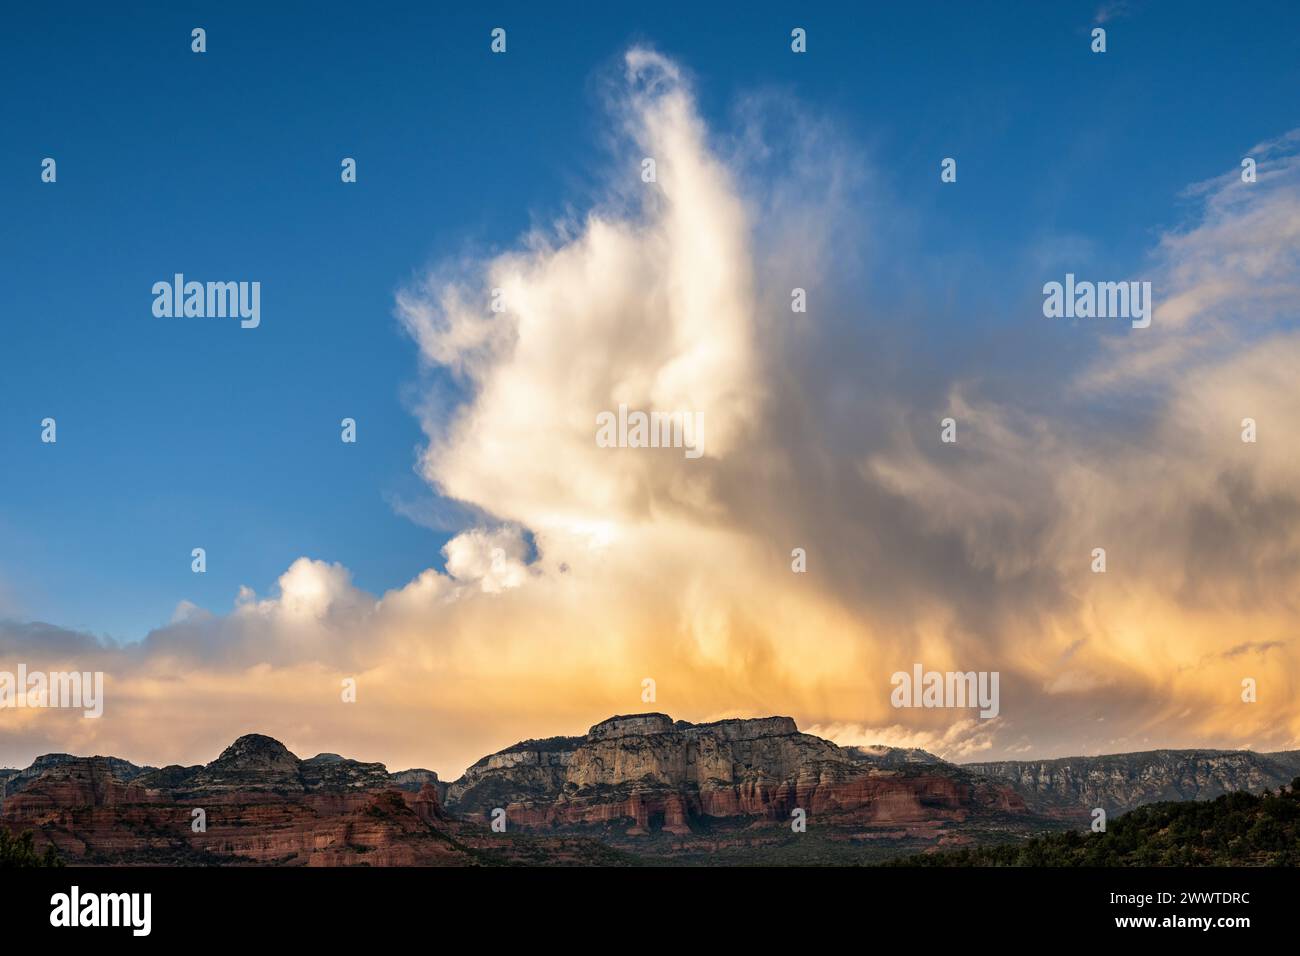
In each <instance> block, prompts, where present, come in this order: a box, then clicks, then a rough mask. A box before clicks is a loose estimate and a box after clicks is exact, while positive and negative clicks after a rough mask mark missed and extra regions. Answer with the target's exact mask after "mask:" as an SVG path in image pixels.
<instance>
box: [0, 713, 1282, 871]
mask: <svg viewBox="0 0 1300 956" xmlns="http://www.w3.org/2000/svg"><path fill="white" fill-rule="evenodd" d="M1297 766H1300V754H1296V753H1283V754H1269V755H1261V754H1254V753H1250V752H1248V751H1231V752H1224V751H1153V752H1150V753H1147V754H1126V755H1114V756H1110V757H1100V758H1067V759H1066V760H1062V761H1036V762H1034V761H1026V762H1004V763H997V764H971V765H967V766H965V767H963V766H958V765H955V764H951V763H947V762H945V761H943V760H940V759H939V758H937V757H935V756H933V755H932V754H928V753H926V752H925V751H921V750H909V749H900V748H890V747H839V746H836V745H835V744H833V743H831V742H830V741H828V740H823V739H822V738H820V737H816V736H813V735H811V734H804V733H800V732H799V730H798V728H797V727H796V726H795V722H794V721H793V720H792V719H791V718H789V717H764V718H757V719H734V720H721V721H716V722H713V723H705V724H692V723H687V722H685V721H673V720H672V718H670V717H668V716H667V715H665V714H636V715H629V716H617V717H611V718H609V719H608V720H604V721H601V722H600V723H598V724H596V725H595V726H594V727H592V728H591V729H590V730H589V731H588V732H587V733H586V734H585V735H582V736H575V737H551V738H547V739H544V740H526V741H523V742H521V743H518V744H515V745H514V746H512V747H508V748H506V749H505V750H502V751H500V752H498V753H495V754H491V755H489V756H486V757H484V758H482V759H481V760H479V761H478V762H477V763H475V764H474V765H473V766H472V767H470V768H469V769H468V770H467V771H466V772H465V774H464V775H463V776H462V777H461V778H460V779H459V780H456V781H454V782H452V783H450V784H447V783H443V782H442V781H439V780H438V778H437V774H435V773H433V772H432V771H429V770H418V769H417V770H406V771H401V772H398V773H389V772H388V771H387V769H386V768H385V767H384V766H383V764H378V763H363V762H360V761H356V760H349V759H346V758H344V757H340V756H339V755H337V754H319V755H317V756H315V757H312V758H310V759H307V760H302V759H299V758H298V757H296V756H295V755H294V754H292V753H291V752H290V751H289V750H288V749H287V748H286V747H285V746H284V745H283V744H281V743H280V742H279V741H277V740H274V739H272V738H270V737H265V736H262V735H260V734H249V735H247V736H244V737H240V738H239V739H238V740H236V741H235V742H234V743H233V744H231V745H230V746H229V747H227V748H226V750H225V751H223V752H222V754H221V755H220V756H219V757H217V759H216V760H214V761H212V762H211V763H209V764H206V765H200V766H191V767H181V766H169V767H163V768H152V767H139V766H136V765H135V764H132V763H129V762H128V761H125V760H121V759H119V758H116V757H73V756H71V755H68V754H47V755H45V756H43V757H40V758H38V759H37V760H36V761H34V762H33V764H32V765H31V766H30V767H28V768H27V769H26V770H21V771H17V770H0V781H3V783H4V788H5V792H6V799H5V801H4V806H3V808H2V809H0V825H3V826H5V827H7V828H8V829H10V830H12V831H15V832H18V831H22V830H27V829H30V830H33V831H34V832H35V834H36V838H37V842H38V843H39V844H41V845H43V844H44V843H46V842H49V843H53V844H54V845H55V846H56V847H57V848H58V850H59V851H60V853H61V854H62V855H63V856H64V857H65V858H66V859H68V860H70V861H74V862H82V863H103V864H118V863H137V862H138V863H180V864H185V863H226V864H282V865H352V864H357V865H380V866H384V865H476V864H482V863H519V862H523V863H548V864H564V863H582V864H591V863H621V862H635V860H636V858H635V857H634V856H629V855H628V852H631V853H642V852H654V853H677V852H682V853H690V852H709V851H710V850H712V849H716V848H717V847H719V846H722V845H724V844H725V845H729V846H731V847H735V846H738V845H739V846H743V847H752V846H755V845H759V844H763V845H769V846H770V845H777V844H781V845H788V844H789V843H790V842H791V839H790V838H791V831H790V829H789V826H788V823H789V820H790V815H791V811H792V810H794V809H795V808H801V809H803V810H804V811H805V812H806V814H807V818H808V828H809V833H813V832H814V831H816V832H818V833H820V834H822V835H829V838H830V839H833V840H837V841H839V842H840V843H841V844H843V845H844V846H845V847H846V848H847V850H848V851H849V856H848V857H847V858H843V857H842V858H841V859H845V860H846V861H852V859H853V857H852V854H853V853H856V852H858V851H857V850H856V849H855V848H857V847H861V846H863V845H866V844H867V843H868V842H872V841H874V842H877V843H879V842H881V841H882V840H890V839H898V838H903V837H906V838H908V839H913V840H920V841H921V842H922V844H925V842H926V841H929V844H930V845H938V844H940V843H951V842H968V841H969V839H970V838H971V837H970V833H972V832H973V831H974V830H980V829H988V828H990V827H992V828H997V827H1004V826H1008V825H1009V826H1013V827H1014V826H1022V827H1025V828H1037V827H1038V826H1041V825H1042V824H1043V823H1044V822H1045V821H1050V820H1051V819H1052V818H1056V819H1058V820H1060V819H1065V820H1069V821H1074V820H1075V817H1078V821H1077V822H1078V823H1079V826H1080V827H1081V828H1082V827H1086V825H1087V823H1088V820H1089V816H1088V810H1089V809H1090V807H1091V806H1107V807H1108V808H1115V809H1120V810H1122V809H1127V808H1130V807H1131V805H1136V803H1140V802H1149V801H1150V800H1155V799H1170V798H1171V796H1172V798H1175V799H1176V798H1180V797H1181V798H1191V797H1197V796H1200V797H1210V796H1217V795H1218V793H1222V792H1227V791H1229V790H1232V789H1261V788H1262V787H1263V786H1276V785H1277V783H1278V782H1280V781H1282V780H1284V779H1285V780H1289V779H1290V776H1294V774H1295V772H1296V769H1297ZM1027 801H1028V805H1027ZM196 807H201V808H203V809H204V812H205V814H206V822H207V829H206V831H205V832H199V833H196V832H194V831H193V830H192V829H191V819H192V816H191V811H192V810H193V809H194V808H196ZM498 807H500V808H504V809H505V810H506V816H507V821H508V832H507V834H506V835H504V836H503V835H502V834H497V833H493V832H491V830H490V829H489V827H488V823H489V821H490V819H491V814H492V811H493V810H494V809H495V808H498ZM1007 821H1011V822H1010V823H1009V824H1008V823H1007ZM727 841H730V843H727ZM782 841H784V843H783V842H782ZM794 842H798V841H794ZM914 846H915V845H914ZM647 848H650V849H647ZM922 848H923V847H922Z"/></svg>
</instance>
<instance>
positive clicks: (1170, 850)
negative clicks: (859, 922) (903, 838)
mask: <svg viewBox="0 0 1300 956" xmlns="http://www.w3.org/2000/svg"><path fill="white" fill-rule="evenodd" d="M889 865H890V866H1297V865H1300V777H1297V778H1296V779H1295V780H1293V781H1292V782H1291V787H1290V789H1288V788H1286V787H1281V788H1280V789H1279V790H1278V792H1277V793H1272V792H1271V791H1269V790H1265V791H1264V792H1263V794H1261V795H1259V796H1256V795H1255V794H1253V793H1246V792H1244V791H1242V792H1238V793H1229V794H1225V795H1224V796H1222V797H1219V798H1218V799H1216V800H1208V801H1198V800H1190V801H1186V802H1181V803H1153V804H1149V805H1148V806H1145V807H1139V808H1138V809H1136V810H1133V811H1130V812H1129V813H1126V814H1124V815H1123V816H1122V817H1119V818H1117V819H1115V820H1112V821H1111V822H1110V825H1109V826H1108V827H1107V828H1106V832H1105V833H1091V832H1089V833H1081V832H1079V831H1077V830H1071V831H1068V832H1065V833H1053V834H1048V835H1046V836H1040V837H1035V838H1034V839H1032V840H1029V841H1027V842H1025V843H1020V844H1010V845H1007V844H1003V845H999V846H983V847H976V848H972V849H967V850H955V851H949V852H944V853H928V854H925V853H923V854H917V855H916V856H911V857H906V858H904V859H899V860H893V861H891V862H890V864H889Z"/></svg>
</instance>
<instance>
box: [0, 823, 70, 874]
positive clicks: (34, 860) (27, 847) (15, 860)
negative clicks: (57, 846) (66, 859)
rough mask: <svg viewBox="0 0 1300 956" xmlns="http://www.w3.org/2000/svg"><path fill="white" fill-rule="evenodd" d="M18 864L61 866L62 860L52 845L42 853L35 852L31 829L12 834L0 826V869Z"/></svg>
mask: <svg viewBox="0 0 1300 956" xmlns="http://www.w3.org/2000/svg"><path fill="white" fill-rule="evenodd" d="M20 866H63V861H62V860H60V859H59V855H58V854H57V853H55V852H54V847H53V846H52V845H51V846H47V847H46V848H45V852H44V853H37V852H36V845H35V843H33V841H32V831H31V830H27V831H26V832H24V833H23V834H22V835H21V836H14V835H13V834H12V833H10V832H9V831H8V830H6V829H4V828H3V827H0V870H3V869H9V868H11V867H20Z"/></svg>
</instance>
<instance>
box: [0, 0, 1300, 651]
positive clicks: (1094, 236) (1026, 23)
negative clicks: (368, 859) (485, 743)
mask: <svg viewBox="0 0 1300 956" xmlns="http://www.w3.org/2000/svg"><path fill="white" fill-rule="evenodd" d="M465 6H466V7H468V6H469V5H465ZM272 7H273V8H272ZM479 7H480V5H474V9H472V10H456V9H444V8H442V5H434V4H420V5H414V4H410V5H406V4H404V5H396V4H380V5H376V6H356V5H352V4H348V5H334V4H329V3H322V4H292V5H290V4H283V5H282V4H276V5H267V4H221V5H215V4H213V5H203V4H197V5H187V4H165V5H164V4H151V5H138V6H125V7H115V8H113V9H111V10H110V9H108V8H105V7H104V6H103V5H98V4H96V5H90V4H86V5H76V4H73V5H70V6H60V7H58V8H57V9H50V10H40V9H34V8H31V7H30V6H28V7H24V8H23V9H22V10H21V12H12V11H10V12H6V13H5V14H4V23H3V30H0V35H2V37H3V38H2V39H0V89H2V90H3V94H2V95H3V99H4V103H5V109H4V132H3V139H2V143H3V147H2V148H0V210H2V211H3V212H2V214H0V262H3V264H4V265H3V284H2V288H3V315H2V316H0V616H9V617H13V618H18V619H35V620H45V621H52V622H55V623H57V624H60V625H63V626H66V627H70V628H77V629H82V630H86V631H91V632H94V633H97V634H107V635H111V636H113V637H116V638H120V639H138V638H140V637H143V636H144V635H145V634H146V633H147V632H148V631H149V630H150V629H151V628H153V627H156V626H159V625H162V624H164V623H165V622H166V621H167V620H168V618H169V617H170V616H171V614H172V611H173V609H174V608H175V607H176V605H177V603H178V602H179V601H181V600H189V601H193V602H195V603H197V604H199V605H201V606H204V607H207V608H210V609H213V610H223V609H226V608H228V607H229V606H230V604H231V602H232V600H233V599H234V596H235V592H236V590H237V588H238V587H239V586H240V585H248V586H250V587H252V588H254V589H255V590H256V591H258V592H259V593H264V592H266V591H267V589H269V588H270V587H271V586H272V585H273V583H274V581H275V579H276V578H277V576H278V575H280V574H281V573H282V572H283V571H284V570H285V568H287V567H288V566H289V565H290V563H291V562H292V561H293V560H294V559H295V558H297V557H299V556H301V555H308V556H311V557H314V558H319V559H324V560H327V561H339V562H342V563H343V564H345V565H346V566H347V567H348V568H349V569H350V570H351V571H352V574H353V576H354V580H355V582H356V583H357V585H358V586H360V587H362V588H364V589H366V590H369V591H371V592H382V591H383V590H385V589H388V588H391V587H397V586H400V585H402V584H404V583H405V582H406V581H408V580H409V579H411V578H412V577H413V576H415V575H416V574H418V573H419V572H420V571H421V570H423V569H424V568H427V567H431V566H432V567H437V566H439V564H440V560H441V559H440V555H439V551H440V549H441V547H442V545H443V544H444V543H445V541H446V540H447V538H448V536H449V532H450V531H451V530H452V529H447V530H443V531H439V530H434V529H431V528H428V527H423V526H421V525H420V524H418V523H416V522H414V521H412V520H410V518H409V517H406V516H403V515H401V514H398V513H397V510H398V509H395V508H394V506H393V502H394V501H395V500H401V501H406V502H409V503H412V504H413V505H414V506H416V507H421V506H422V505H423V506H428V505H429V504H430V503H431V502H432V493H431V491H430V490H429V489H428V488H427V486H426V485H425V484H424V483H423V482H422V481H421V479H420V478H419V477H418V476H417V475H416V473H415V471H414V465H415V461H416V455H417V452H418V449H419V448H420V446H421V445H422V443H423V440H424V439H423V436H422V434H421V431H420V427H419V424H418V420H417V417H416V415H415V414H413V413H412V408H411V401H412V396H414V395H416V394H418V389H417V384H418V382H419V380H420V374H421V373H420V370H419V367H418V364H417V353H416V349H415V348H414V346H413V344H412V343H411V341H410V340H409V338H408V337H406V336H405V334H404V333H403V332H402V331H401V329H400V327H399V324H398V322H397V320H396V319H395V318H394V316H393V297H394V293H395V291H396V290H397V289H398V288H400V287H401V286H403V285H404V284H406V283H408V282H410V281H411V279H412V278H413V277H414V276H415V275H417V274H418V273H420V272H421V271H422V270H423V269H424V268H425V267H427V266H428V265H429V264H430V263H433V262H437V261H439V260H441V259H443V258H445V257H448V256H455V255H457V254H459V253H461V252H463V251H465V250H466V249H475V250H480V249H485V250H493V249H497V248H502V247H506V246H508V245H509V244H511V242H512V241H513V240H514V239H515V238H516V237H517V236H518V234H519V233H520V232H521V231H523V230H525V229H526V228H527V227H528V226H529V225H530V224H532V223H533V222H535V221H542V222H545V221H548V220H549V219H550V218H551V217H552V216H554V215H556V214H558V213H560V212H562V211H563V210H564V209H565V208H566V206H568V205H570V204H572V205H574V206H577V207H578V208H581V207H582V205H583V203H584V200H586V199H587V198H588V197H589V195H590V193H591V191H592V185H591V184H592V178H593V177H594V176H595V175H596V174H597V170H599V169H601V168H602V167H603V164H604V159H605V155H604V153H603V151H602V150H603V147H602V144H603V142H604V131H603V127H602V118H603V117H602V113H601V109H600V105H601V101H600V93H599V90H600V87H599V79H600V77H601V76H603V75H604V74H605V73H606V72H607V71H609V70H610V69H611V67H612V65H613V64H615V63H616V62H617V59H618V57H619V56H620V55H621V54H622V53H623V51H624V50H626V49H627V47H628V46H629V45H630V44H632V43H638V42H639V43H644V44H648V45H651V46H653V47H655V48H656V49H658V50H660V51H662V52H663V53H665V54H667V55H669V56H672V57H674V58H675V59H676V60H677V61H678V62H679V63H681V64H682V65H683V66H684V67H686V68H687V69H689V70H690V71H691V72H692V73H693V75H694V81H695V88H696V91H697V94H698V97H699V105H700V109H701V112H702V115H703V117H704V119H705V120H706V121H707V122H708V123H709V124H710V125H711V127H713V128H715V129H719V130H726V129H728V127H729V124H730V123H731V122H732V117H733V108H734V106H735V104H736V102H737V101H738V99H739V98H741V97H743V96H745V95H747V94H748V93H751V92H753V91H755V90H763V89H777V90H781V91H784V92H787V93H789V94H791V95H792V96H794V97H796V98H797V99H798V100H799V101H801V102H803V103H806V104H808V108H809V109H810V110H815V111H817V112H819V113H821V114H822V115H824V116H826V117H827V118H828V119H830V120H831V121H833V122H834V123H835V124H836V127H837V128H838V129H839V131H840V133H841V134H842V135H844V136H846V137H847V138H849V139H850V140H852V141H854V142H858V143H860V144H861V149H862V151H863V156H864V160H865V159H866V158H867V157H869V158H870V160H871V162H872V166H873V168H874V169H875V170H877V171H878V172H879V173H880V174H881V176H882V177H883V182H882V183H881V184H880V187H879V188H880V189H881V191H882V192H884V193H886V194H887V195H889V197H890V199H891V201H892V202H894V203H896V204H898V205H899V206H901V207H902V208H905V209H906V210H907V211H908V213H909V215H910V216H911V217H912V219H913V221H914V230H915V231H914V238H913V240H912V241H914V242H915V243H916V244H917V245H918V246H919V247H920V248H922V249H923V250H925V252H926V253H927V254H929V255H930V256H931V260H930V261H931V263H932V265H931V266H930V267H929V271H928V272H927V275H928V276H929V277H930V279H931V282H932V284H931V285H930V286H929V287H928V288H926V289H924V290H923V294H924V295H925V296H926V297H927V298H932V299H933V300H935V301H936V302H939V303H942V302H944V301H945V299H946V297H947V294H948V292H949V291H950V289H949V288H948V286H951V287H952V288H957V287H959V286H960V287H961V289H962V290H963V293H964V294H966V295H970V296H973V297H974V298H976V299H979V300H984V301H989V302H996V301H1007V298H1008V297H1006V296H1002V293H1003V291H1004V290H1006V289H1007V288H1011V289H1012V290H1027V293H1028V296H1027V297H1026V296H1021V295H1020V294H1019V293H1016V292H1013V293H1012V294H1011V296H1009V299H1010V300H1011V301H1020V300H1022V299H1023V301H1027V302H1028V303H1029V305H1030V307H1032V305H1033V301H1034V300H1033V298H1032V296H1033V294H1034V293H1035V292H1036V288H1037V285H1038V284H1039V283H1040V282H1041V278H1039V276H1038V275H1037V274H1033V273H1031V272H1029V271H1027V270H1026V269H1025V263H1026V262H1027V261H1031V260H1032V259H1033V257H1034V256H1035V254H1036V253H1037V252H1040V251H1041V250H1043V249H1048V250H1050V249H1053V248H1069V249H1071V250H1072V251H1073V252H1072V258H1071V262H1072V263H1078V264H1080V265H1081V266H1084V267H1092V268H1096V269H1098V270H1102V269H1105V268H1106V267H1107V265H1109V264H1112V263H1129V262H1132V261H1134V260H1135V259H1140V258H1141V257H1142V255H1143V254H1144V252H1145V251H1146V250H1148V249H1149V248H1150V247H1151V245H1152V243H1153V242H1154V241H1155V239H1156V237H1157V236H1158V235H1159V233H1160V231H1161V230H1163V229H1165V228H1168V227H1169V226H1172V225H1175V224H1177V223H1178V222H1179V221H1180V220H1181V219H1182V217H1183V215H1184V213H1185V200H1184V199H1183V198H1182V197H1181V195H1180V193H1181V190H1182V189H1183V187H1184V186H1185V185H1186V184H1189V183H1194V182H1198V181H1201V180H1204V179H1206V178H1208V177H1211V176H1214V175H1217V174H1220V173H1222V172H1223V171H1224V170H1227V169H1230V168H1232V167H1234V166H1235V165H1236V164H1237V163H1238V162H1239V160H1240V157H1241V156H1242V155H1243V154H1244V151H1245V150H1246V149H1248V148H1249V147H1250V146H1252V145H1253V144H1255V143H1258V142H1260V141H1262V140H1266V139H1268V138H1270V137H1274V136H1277V135H1279V134H1280V133H1283V132H1285V131H1286V130H1289V129H1292V128H1294V127H1296V126H1300V97H1297V95H1296V91H1297V89H1300V40H1298V39H1297V38H1298V37H1300V30H1297V29H1296V27H1297V26H1300V16H1298V15H1297V13H1296V9H1295V7H1294V5H1292V4H1287V3H1262V4H1252V5H1249V6H1248V7H1247V8H1246V9H1245V10H1242V11H1240V12H1237V11H1236V10H1235V9H1234V12H1231V13H1228V12H1225V11H1224V10H1223V8H1222V7H1218V6H1215V5H1210V4H1204V5H1202V4H1192V3H1179V4H1172V3H1167V4H1156V3H1150V4H1143V3H1132V4H1129V5H1128V6H1127V8H1126V10H1125V11H1124V12H1122V13H1121V14H1120V15H1118V16H1115V17H1113V18H1111V19H1109V20H1108V21H1107V23H1106V24H1105V25H1106V27H1107V29H1108V31H1109V37H1108V41H1109V42H1108V45H1109V50H1108V52H1107V53H1106V54H1105V55H1103V56H1096V55H1093V54H1091V53H1090V52H1089V49H1088V31H1089V29H1090V28H1091V27H1092V26H1093V25H1094V22H1095V16H1096V13H1097V9H1098V7H1097V5H1096V4H1047V3H1041V4H1040V3H1024V4H1007V5H999V6H995V7H985V6H978V7H977V6H976V5H972V4H957V3H953V4H936V5H932V6H928V7H927V6H925V5H914V4H907V5H880V6H879V7H878V8H876V7H875V6H874V5H873V7H872V9H871V10H870V12H864V11H863V10H862V9H861V8H862V7H863V5H861V4H844V5H840V4H831V3H825V4H815V5H811V6H806V5H796V4H767V3H752V4H745V5H743V7H741V6H739V5H727V6H725V7H723V6H721V5H716V6H715V5H706V4H697V3H692V4H673V3H655V4H648V5H635V6H634V5H624V4H610V5H595V4H572V5H558V6H557V5H550V4H548V5H545V7H544V8H543V7H542V6H541V5H537V4H515V5H496V6H492V7H483V8H481V9H480V8H479ZM810 11H811V12H810ZM195 26H202V27H204V28H205V29H206V30H207V34H208V52H207V53H206V54H204V55H195V54H193V53H191V52H190V41H189V33H190V30H191V28H193V27H195ZM495 26H502V27H504V28H506V29H507V31H508V38H509V40H508V42H509V52H508V53H507V54H506V55H505V56H492V55H491V54H490V53H489V52H488V42H489V37H488V34H489V31H490V30H491V29H492V28H493V27H495ZM794 26H802V27H804V28H806V29H807V31H808V36H809V53H808V54H807V55H804V56H795V55H792V54H791V53H790V50H789V31H790V29H791V28H792V27H794ZM1207 63H1213V64H1214V65H1215V68H1214V69H1213V70H1210V69H1207V68H1206V64H1207ZM46 156H51V157H54V158H56V160H57V162H58V182H57V183H56V184H53V185H49V184H43V183H41V182H40V178H39V173H40V162H41V159H42V158H43V157H46ZM344 156H353V157H356V159H357V161H358V167H359V182H358V183H356V184H355V185H344V184H342V183H340V181H339V162H340V159H341V158H342V157H344ZM944 156H955V157H957V158H958V161H959V188H957V189H949V190H945V189H944V187H943V186H941V184H940V183H939V181H938V175H937V170H938V163H939V160H940V159H941V158H942V157H944ZM175 272H184V273H185V274H186V275H187V276H188V277H191V278H197V279H214V280H217V279H220V280H227V279H245V280H257V281H260V282H261V284H262V323H261V327H260V328H258V329H256V330H241V329H240V328H239V327H238V324H237V323H235V322H222V321H220V320H196V319H189V320H186V319H159V318H155V317H154V316H153V315H152V313H151V304H152V296H151V295H150V291H149V290H150V287H151V286H152V284H153V283H154V282H155V281H157V280H160V279H167V278H169V277H170V276H171V275H172V274H173V273H175ZM1000 296H1002V297H1001V299H999V297H1000ZM941 314H942V311H941ZM1007 318H1008V317H1007V316H1006V315H1001V314H999V313H998V312H997V311H996V310H988V311H982V312H981V313H980V314H978V315H976V316H974V317H972V316H971V315H969V314H959V313H955V312H954V313H951V314H948V315H947V318H946V321H949V322H951V323H953V327H952V329H951V332H952V335H953V337H954V339H955V340H957V341H965V340H969V341H974V342H980V341H986V340H988V339H990V338H991V339H993V340H997V328H998V325H999V323H1002V322H1005V321H1007ZM46 416H53V417H55V418H56V419H57V421H58V429H59V441H58V443H57V445H55V446H48V445H43V444H41V443H40V441H39V434H40V421H41V419H43V418H44V417H46ZM345 416H351V417H353V418H355V419H356V420H357V422H358V428H359V442H358V443H357V444H356V445H355V446H350V445H344V444H343V443H341V442H340V441H339V428H338V423H339V420H340V419H341V418H343V417H345ZM200 546H201V547H204V548H206V550H207V554H208V572H207V574H206V575H202V576H200V575H195V574H193V573H191V570H190V550H191V548H193V547H200Z"/></svg>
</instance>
